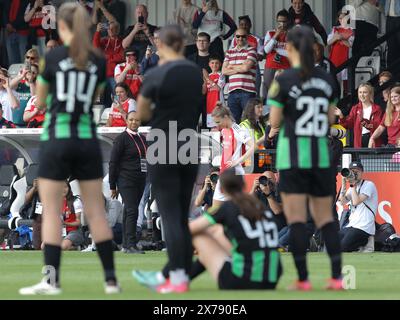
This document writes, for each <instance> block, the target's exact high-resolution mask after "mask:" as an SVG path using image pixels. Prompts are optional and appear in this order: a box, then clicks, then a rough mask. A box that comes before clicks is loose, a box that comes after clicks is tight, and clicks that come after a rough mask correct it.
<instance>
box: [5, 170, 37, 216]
mask: <svg viewBox="0 0 400 320" xmlns="http://www.w3.org/2000/svg"><path fill="white" fill-rule="evenodd" d="M38 169H39V165H37V164H30V165H29V166H28V167H27V169H26V174H25V176H23V177H22V178H21V179H19V180H17V181H16V182H15V183H14V185H13V188H14V190H15V192H16V198H15V200H14V201H13V203H12V205H11V209H10V211H11V215H12V216H13V217H17V216H19V210H20V209H21V207H22V206H23V205H24V203H25V195H26V192H27V189H28V187H32V185H33V180H35V179H36V178H37V176H38Z"/></svg>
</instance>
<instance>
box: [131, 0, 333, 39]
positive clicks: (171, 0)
mask: <svg viewBox="0 0 400 320" xmlns="http://www.w3.org/2000/svg"><path fill="white" fill-rule="evenodd" d="M124 2H125V3H126V4H127V25H131V24H133V22H134V9H135V6H136V5H137V4H141V3H143V4H146V5H147V6H148V9H149V12H150V14H149V23H151V24H155V25H158V26H163V25H165V24H166V23H167V22H169V21H171V18H172V17H173V12H174V10H175V8H177V7H178V5H179V4H180V3H181V0H124ZM290 2H291V1H290V0H218V3H219V5H220V7H221V9H223V10H225V11H226V12H227V13H228V14H229V15H230V16H231V17H232V18H234V19H235V21H236V22H237V18H238V17H239V16H242V15H249V16H250V18H251V19H252V21H253V32H254V33H255V34H256V35H258V36H259V37H263V36H264V35H265V33H266V31H268V30H270V29H273V28H274V26H275V24H274V21H275V16H276V14H277V13H278V11H280V10H282V9H283V8H286V9H289V8H290ZM193 3H195V4H196V5H197V6H199V7H200V6H201V0H193ZM307 3H308V4H309V5H310V6H311V8H312V9H313V11H314V13H315V14H316V16H317V17H318V18H319V19H320V21H321V23H322V24H323V25H324V26H325V27H326V29H327V32H329V31H330V29H331V26H332V0H326V1H321V0H307Z"/></svg>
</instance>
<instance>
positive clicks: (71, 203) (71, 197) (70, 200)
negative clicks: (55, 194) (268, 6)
mask: <svg viewBox="0 0 400 320" xmlns="http://www.w3.org/2000/svg"><path fill="white" fill-rule="evenodd" d="M65 183H66V185H67V186H68V192H67V195H66V196H65V199H66V200H67V206H68V209H69V210H70V211H71V213H72V214H75V208H74V201H75V197H74V195H73V193H72V189H71V185H70V184H69V182H68V180H67V181H65Z"/></svg>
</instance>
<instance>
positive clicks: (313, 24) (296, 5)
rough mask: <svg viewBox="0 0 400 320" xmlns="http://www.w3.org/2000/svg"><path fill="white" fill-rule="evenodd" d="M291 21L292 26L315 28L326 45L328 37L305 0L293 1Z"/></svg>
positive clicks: (290, 12)
mask: <svg viewBox="0 0 400 320" xmlns="http://www.w3.org/2000/svg"><path fill="white" fill-rule="evenodd" d="M289 19H290V24H291V26H296V25H306V26H309V27H310V28H313V29H314V30H315V31H316V32H317V33H318V34H319V35H320V36H321V38H322V40H323V42H324V44H326V41H327V38H328V35H327V34H326V31H325V29H324V27H323V26H322V24H321V22H320V21H319V20H318V18H317V17H316V16H315V14H314V12H313V11H312V10H311V7H310V5H309V4H308V3H306V2H305V1H304V0H292V6H291V7H290V9H289Z"/></svg>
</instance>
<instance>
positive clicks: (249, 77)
mask: <svg viewBox="0 0 400 320" xmlns="http://www.w3.org/2000/svg"><path fill="white" fill-rule="evenodd" d="M235 37H236V40H237V46H236V47H235V48H233V49H229V50H228V51H227V53H226V57H225V61H224V64H223V66H222V74H223V75H225V76H229V90H228V91H229V96H228V107H229V109H230V110H231V112H232V114H233V117H234V119H235V121H236V123H240V120H241V119H242V113H243V110H244V108H245V107H246V104H247V102H248V101H249V99H251V98H254V97H255V96H256V64H257V53H256V50H254V48H252V47H250V46H249V45H248V43H247V31H246V30H244V29H238V30H237V31H236V35H235Z"/></svg>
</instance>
